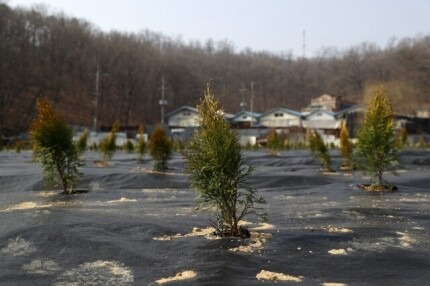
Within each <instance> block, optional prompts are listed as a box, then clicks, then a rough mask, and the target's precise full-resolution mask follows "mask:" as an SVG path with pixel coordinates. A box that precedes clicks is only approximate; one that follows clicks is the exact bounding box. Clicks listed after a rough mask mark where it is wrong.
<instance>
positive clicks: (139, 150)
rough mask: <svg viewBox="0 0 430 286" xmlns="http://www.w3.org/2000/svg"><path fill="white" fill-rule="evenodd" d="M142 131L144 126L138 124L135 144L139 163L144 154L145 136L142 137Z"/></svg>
mask: <svg viewBox="0 0 430 286" xmlns="http://www.w3.org/2000/svg"><path fill="white" fill-rule="evenodd" d="M143 133H144V128H143V126H142V125H141V126H139V134H138V139H137V144H136V152H137V160H138V161H139V163H142V161H143V156H144V155H145V152H146V142H145V138H143Z"/></svg>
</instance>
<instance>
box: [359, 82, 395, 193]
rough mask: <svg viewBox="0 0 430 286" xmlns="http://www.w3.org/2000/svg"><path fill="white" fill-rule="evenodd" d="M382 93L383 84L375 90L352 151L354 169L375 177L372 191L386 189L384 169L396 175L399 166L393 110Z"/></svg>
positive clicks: (383, 90)
mask: <svg viewBox="0 0 430 286" xmlns="http://www.w3.org/2000/svg"><path fill="white" fill-rule="evenodd" d="M385 94H386V91H385V89H384V87H383V86H379V87H377V88H376V89H375V96H374V97H373V98H372V100H371V102H370V105H369V107H368V109H367V111H366V115H365V119H364V123H363V125H362V127H361V128H360V130H359V132H358V137H357V138H358V143H357V151H356V152H355V154H354V161H355V164H356V166H357V168H359V169H361V170H363V171H364V173H365V174H367V175H370V176H373V177H374V178H375V179H376V181H375V184H373V185H372V186H371V189H372V190H383V189H385V188H384V180H383V174H384V172H385V171H391V172H392V173H394V174H395V171H396V169H397V166H398V160H397V149H396V146H395V139H394V119H393V109H392V107H391V103H390V102H389V101H388V99H387V98H386V96H385Z"/></svg>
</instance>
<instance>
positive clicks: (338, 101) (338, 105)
mask: <svg viewBox="0 0 430 286" xmlns="http://www.w3.org/2000/svg"><path fill="white" fill-rule="evenodd" d="M352 105H354V104H353V103H351V102H349V101H345V100H343V99H342V97H341V96H333V95H330V94H323V95H321V96H319V97H316V98H312V99H311V104H310V105H308V106H307V107H305V108H303V109H302V112H312V111H315V110H327V111H331V112H337V111H340V110H342V109H345V108H348V107H350V106H352Z"/></svg>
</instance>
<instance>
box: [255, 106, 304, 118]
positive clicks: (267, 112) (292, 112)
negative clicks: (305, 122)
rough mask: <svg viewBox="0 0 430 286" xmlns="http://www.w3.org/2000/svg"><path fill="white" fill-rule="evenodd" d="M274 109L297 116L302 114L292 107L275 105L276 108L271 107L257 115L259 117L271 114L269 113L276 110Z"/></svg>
mask: <svg viewBox="0 0 430 286" xmlns="http://www.w3.org/2000/svg"><path fill="white" fill-rule="evenodd" d="M276 111H282V112H285V113H288V114H291V115H294V116H297V117H302V116H303V114H302V113H301V112H298V111H295V110H292V109H288V108H284V107H277V108H273V109H271V110H269V111H266V112H264V113H263V114H261V115H260V116H259V117H260V118H261V117H263V116H266V115H268V114H271V113H273V112H276Z"/></svg>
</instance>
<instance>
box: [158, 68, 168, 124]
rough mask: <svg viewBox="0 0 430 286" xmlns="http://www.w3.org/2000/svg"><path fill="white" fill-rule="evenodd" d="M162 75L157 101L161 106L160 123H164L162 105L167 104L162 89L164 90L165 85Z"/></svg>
mask: <svg viewBox="0 0 430 286" xmlns="http://www.w3.org/2000/svg"><path fill="white" fill-rule="evenodd" d="M164 84H165V83H164V75H163V76H162V77H161V100H160V101H159V104H160V106H161V124H162V125H163V124H164V106H165V105H167V100H166V99H164V91H165V89H166V88H165V85H164Z"/></svg>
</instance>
